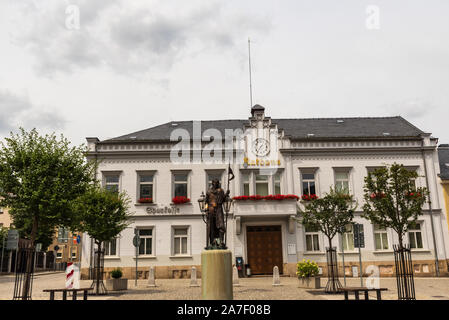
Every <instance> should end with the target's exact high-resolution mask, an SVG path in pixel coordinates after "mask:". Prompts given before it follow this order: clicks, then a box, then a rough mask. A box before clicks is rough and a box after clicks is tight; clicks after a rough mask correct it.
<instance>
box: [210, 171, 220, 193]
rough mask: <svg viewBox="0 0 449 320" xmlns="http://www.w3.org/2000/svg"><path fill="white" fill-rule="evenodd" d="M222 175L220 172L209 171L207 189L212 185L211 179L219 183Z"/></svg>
mask: <svg viewBox="0 0 449 320" xmlns="http://www.w3.org/2000/svg"><path fill="white" fill-rule="evenodd" d="M222 175H223V174H222V173H221V172H214V173H212V172H209V173H207V189H210V188H211V187H212V181H213V180H218V181H220V183H221V182H222V181H221V178H222ZM222 187H223V186H222Z"/></svg>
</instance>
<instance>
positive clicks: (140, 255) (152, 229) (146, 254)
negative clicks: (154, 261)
mask: <svg viewBox="0 0 449 320" xmlns="http://www.w3.org/2000/svg"><path fill="white" fill-rule="evenodd" d="M137 230H138V232H139V237H140V243H142V241H145V240H144V239H148V238H151V253H150V254H148V253H140V246H139V249H138V250H137V252H138V256H139V257H154V256H155V255H156V253H155V250H154V249H155V243H156V241H155V228H154V226H141V227H137ZM140 230H151V236H140ZM145 249H146V242H145V246H144V251H146V250H145Z"/></svg>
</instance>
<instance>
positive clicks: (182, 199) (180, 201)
mask: <svg viewBox="0 0 449 320" xmlns="http://www.w3.org/2000/svg"><path fill="white" fill-rule="evenodd" d="M171 201H172V202H173V203H174V204H183V203H188V202H190V199H189V198H187V197H184V196H177V197H173V199H172V200H171Z"/></svg>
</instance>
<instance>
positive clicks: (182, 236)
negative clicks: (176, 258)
mask: <svg viewBox="0 0 449 320" xmlns="http://www.w3.org/2000/svg"><path fill="white" fill-rule="evenodd" d="M188 231H189V230H188V228H175V229H174V230H173V253H174V255H185V254H188V250H187V247H188V246H187V244H188V237H189V235H188Z"/></svg>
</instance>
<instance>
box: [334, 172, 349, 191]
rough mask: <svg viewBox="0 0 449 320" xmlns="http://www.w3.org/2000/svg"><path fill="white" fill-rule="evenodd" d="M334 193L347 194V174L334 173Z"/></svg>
mask: <svg viewBox="0 0 449 320" xmlns="http://www.w3.org/2000/svg"><path fill="white" fill-rule="evenodd" d="M335 191H337V192H343V193H345V194H349V172H347V171H336V172H335Z"/></svg>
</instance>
